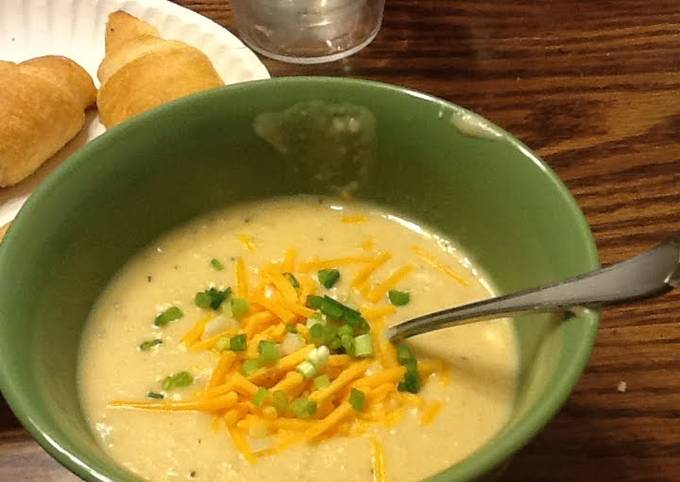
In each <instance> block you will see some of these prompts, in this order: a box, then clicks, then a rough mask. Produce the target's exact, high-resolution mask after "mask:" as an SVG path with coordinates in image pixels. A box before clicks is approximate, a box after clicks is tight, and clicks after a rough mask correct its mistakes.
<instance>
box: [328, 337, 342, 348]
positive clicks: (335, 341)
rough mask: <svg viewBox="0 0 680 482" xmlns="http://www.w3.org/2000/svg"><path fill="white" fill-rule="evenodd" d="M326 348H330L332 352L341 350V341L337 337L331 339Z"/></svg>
mask: <svg viewBox="0 0 680 482" xmlns="http://www.w3.org/2000/svg"><path fill="white" fill-rule="evenodd" d="M328 348H330V349H331V350H333V351H337V350H339V349H340V348H342V340H341V339H340V337H339V336H335V337H333V339H332V340H331V341H330V342H328Z"/></svg>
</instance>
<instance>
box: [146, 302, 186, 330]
mask: <svg viewBox="0 0 680 482" xmlns="http://www.w3.org/2000/svg"><path fill="white" fill-rule="evenodd" d="M183 316H184V313H183V312H182V310H180V309H179V308H177V307H176V306H171V307H170V308H168V309H167V310H165V311H164V312H163V313H161V314H159V315H158V316H156V319H155V320H153V324H154V325H156V326H165V325H167V324H168V323H170V322H171V321H175V320H179V319H180V318H181V317H183Z"/></svg>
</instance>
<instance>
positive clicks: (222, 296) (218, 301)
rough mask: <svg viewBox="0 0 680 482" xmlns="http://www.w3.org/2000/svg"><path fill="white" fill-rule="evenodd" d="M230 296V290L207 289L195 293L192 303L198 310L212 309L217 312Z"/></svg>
mask: <svg viewBox="0 0 680 482" xmlns="http://www.w3.org/2000/svg"><path fill="white" fill-rule="evenodd" d="M229 296H231V288H226V289H224V290H218V289H217V288H209V289H207V290H205V291H200V292H198V293H196V296H195V297H194V303H195V304H196V306H198V307H199V308H203V309H204V310H207V309H213V310H218V309H219V308H220V306H222V303H223V302H224V301H225V300H226V299H227V298H229Z"/></svg>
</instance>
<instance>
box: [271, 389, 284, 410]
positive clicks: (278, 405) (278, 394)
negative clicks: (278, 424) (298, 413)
mask: <svg viewBox="0 0 680 482" xmlns="http://www.w3.org/2000/svg"><path fill="white" fill-rule="evenodd" d="M272 405H273V406H274V408H275V409H276V411H277V412H278V413H279V415H282V414H283V413H285V412H286V410H288V393H286V392H285V391H284V390H276V391H275V392H274V393H272Z"/></svg>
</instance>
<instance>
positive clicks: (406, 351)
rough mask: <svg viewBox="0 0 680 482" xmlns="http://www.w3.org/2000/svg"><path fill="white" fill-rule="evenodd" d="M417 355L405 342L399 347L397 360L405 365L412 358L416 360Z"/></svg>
mask: <svg viewBox="0 0 680 482" xmlns="http://www.w3.org/2000/svg"><path fill="white" fill-rule="evenodd" d="M415 359H416V356H415V355H414V354H413V350H411V347H409V346H408V345H404V344H403V343H402V344H400V345H399V346H398V347H397V361H398V362H399V364H400V365H405V364H406V363H407V362H408V361H410V360H415Z"/></svg>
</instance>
